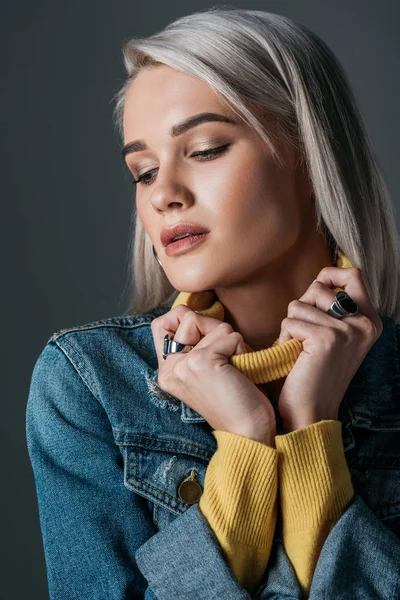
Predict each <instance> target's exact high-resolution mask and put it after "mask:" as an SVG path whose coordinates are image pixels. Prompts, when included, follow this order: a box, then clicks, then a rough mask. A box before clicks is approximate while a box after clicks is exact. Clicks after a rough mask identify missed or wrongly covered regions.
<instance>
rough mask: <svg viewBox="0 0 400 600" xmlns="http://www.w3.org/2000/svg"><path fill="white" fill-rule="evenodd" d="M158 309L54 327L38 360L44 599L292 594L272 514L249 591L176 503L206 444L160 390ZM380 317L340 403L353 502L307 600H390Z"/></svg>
mask: <svg viewBox="0 0 400 600" xmlns="http://www.w3.org/2000/svg"><path fill="white" fill-rule="evenodd" d="M167 310H169V309H168V308H165V307H163V308H161V307H160V308H157V309H155V310H153V311H152V312H149V313H147V314H145V315H123V316H119V317H110V318H107V319H103V320H99V321H94V322H92V323H88V324H86V325H81V326H77V327H71V328H69V329H63V330H61V331H58V332H57V333H54V334H53V335H52V336H51V337H50V339H49V340H48V342H47V344H46V345H45V347H44V349H43V350H42V352H41V353H40V355H39V357H38V358H37V360H36V363H35V366H34V369H33V373H32V378H31V384H30V390H29V397H28V402H27V410H26V435H27V446H28V451H29V457H30V460H31V464H32V468H33V473H34V478H35V484H36V492H37V498H38V509H39V517H40V526H41V531H42V536H43V545H44V554H45V561H46V570H47V577H48V587H49V592H50V598H51V600H75V599H77V600H78V599H79V600H82V599H85V600H128V599H132V600H133V599H139V598H144V599H145V600H152V599H158V600H177V599H182V600H197V599H198V600H217V599H218V600H220V599H227V600H236V599H237V600H239V599H249V598H257V599H259V600H267V599H269V600H283V599H285V600H294V599H296V600H300V599H301V598H302V596H301V591H300V588H299V585H298V582H297V579H296V576H295V574H294V571H293V569H292V566H291V564H290V561H289V559H288V557H287V555H286V553H285V549H284V546H283V543H282V523H281V516H280V511H279V509H278V519H277V526H276V531H275V537H274V542H273V546H272V551H271V556H270V561H269V563H268V567H267V569H266V570H265V573H264V576H263V579H262V581H261V584H260V586H259V588H258V589H257V591H256V592H255V593H254V595H253V596H251V595H250V594H249V593H248V591H247V590H245V589H244V588H242V587H241V586H240V585H239V583H238V581H237V580H236V578H235V577H234V575H233V573H232V572H231V571H230V569H229V567H228V564H227V562H226V561H225V559H224V556H223V554H222V552H221V547H220V546H219V543H218V540H217V538H216V536H215V535H214V533H213V531H212V530H211V528H210V526H209V524H208V522H207V520H206V519H205V518H204V517H203V515H202V513H201V512H200V511H199V507H198V503H195V504H191V505H189V504H186V503H185V502H184V501H182V499H181V498H180V496H179V495H178V487H179V485H180V483H181V482H182V481H183V480H184V479H185V478H187V477H188V476H190V474H191V472H192V469H194V470H195V471H196V475H197V479H198V481H199V483H200V485H201V486H202V487H203V485H204V477H205V472H206V469H207V465H208V462H209V461H210V458H211V456H212V455H213V454H214V452H215V451H216V440H215V438H214V436H213V435H212V428H211V426H210V425H209V424H208V423H207V421H206V420H205V419H204V418H203V417H202V416H201V415H199V414H198V413H197V412H195V411H194V410H193V409H191V408H190V407H189V406H188V405H186V404H185V403H184V402H182V401H180V400H179V399H178V398H176V397H174V396H172V395H170V394H168V393H167V392H165V391H164V390H162V389H161V388H160V387H159V385H158V382H157V376H158V362H157V356H156V352H155V347H154V343H153V336H152V331H151V327H150V323H151V321H152V319H153V318H155V317H158V316H160V315H161V314H164V313H165V312H167ZM381 318H382V322H383V333H382V334H381V336H380V337H379V338H378V340H377V341H376V342H375V344H374V345H373V347H372V348H371V349H370V351H369V353H368V354H367V356H366V357H365V359H364V361H363V362H362V364H361V366H360V368H359V369H358V371H357V373H356V374H355V376H354V378H353V380H352V381H351V384H350V386H349V387H348V389H347V391H346V394H345V396H344V398H343V401H342V403H341V406H340V410H339V420H340V421H341V423H342V437H343V443H344V449H345V454H346V459H347V463H348V466H349V469H350V473H351V478H352V482H353V486H354V491H355V496H354V499H353V501H352V502H351V504H350V505H349V507H348V508H347V510H346V511H345V512H344V514H343V515H342V516H341V518H340V519H339V520H338V522H337V523H336V525H335V526H334V527H333V529H332V530H331V531H330V533H329V535H328V537H327V539H326V541H325V543H324V545H323V547H322V551H321V553H320V556H319V559H318V563H317V566H316V569H315V572H314V577H313V581H312V584H311V590H310V595H309V598H310V600H323V599H329V600H333V599H335V600H337V599H351V600H367V599H371V600H372V599H374V600H395V599H396V600H399V598H400V358H399V352H400V348H399V340H400V336H399V333H400V325H397V324H395V323H394V321H393V320H392V319H390V318H387V317H381ZM276 417H277V433H284V431H283V429H282V423H281V420H280V417H279V414H278V413H276Z"/></svg>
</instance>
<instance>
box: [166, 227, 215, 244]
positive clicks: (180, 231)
mask: <svg viewBox="0 0 400 600" xmlns="http://www.w3.org/2000/svg"><path fill="white" fill-rule="evenodd" d="M208 231H209V230H208V229H206V228H205V227H203V226H202V225H198V224H197V223H177V224H176V225H175V226H174V227H170V228H166V229H163V230H162V231H161V235H160V241H161V243H162V245H163V246H164V247H166V246H168V244H170V243H171V241H172V240H173V239H174V238H175V237H177V236H178V235H185V233H193V234H195V233H208Z"/></svg>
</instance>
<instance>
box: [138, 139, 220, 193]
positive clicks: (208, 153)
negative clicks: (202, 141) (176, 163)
mask: <svg viewBox="0 0 400 600" xmlns="http://www.w3.org/2000/svg"><path fill="white" fill-rule="evenodd" d="M229 146H230V143H229V144H224V145H223V146H218V147H217V148H209V149H208V150H204V151H202V152H195V153H194V154H192V155H191V156H193V157H201V158H197V160H199V161H206V160H213V159H214V158H215V156H217V155H218V154H222V153H223V152H225V150H227V149H228V147H229ZM155 171H157V169H151V170H150V171H147V172H146V173H143V174H142V175H141V176H140V177H139V178H138V179H134V180H133V183H134V184H137V183H140V184H142V185H151V183H152V177H151V173H154V172H155ZM149 176H150V178H149V179H148V177H149Z"/></svg>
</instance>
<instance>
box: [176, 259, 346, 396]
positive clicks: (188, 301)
mask: <svg viewBox="0 0 400 600" xmlns="http://www.w3.org/2000/svg"><path fill="white" fill-rule="evenodd" d="M335 266H336V267H340V268H344V269H346V268H349V267H352V266H353V265H352V263H351V262H350V260H349V259H348V258H347V256H345V254H344V253H343V252H341V251H340V250H339V251H338V254H337V259H336V263H335ZM340 290H343V288H340V287H338V288H333V291H335V292H338V291H340ZM179 304H184V305H185V306H188V307H189V308H191V309H192V310H196V311H198V312H199V313H200V314H202V315H204V316H207V317H213V318H214V319H219V320H220V321H224V320H225V310H224V306H223V304H222V303H221V302H220V301H219V300H218V298H217V297H216V295H215V293H214V291H213V290H205V291H202V292H180V293H179V295H178V296H177V297H176V298H175V300H174V302H173V304H172V306H171V309H172V308H175V306H178V305H179ZM245 345H246V349H247V350H248V352H246V353H244V354H235V355H233V356H231V357H230V358H229V362H230V363H231V364H232V365H233V366H234V367H236V368H237V369H239V371H241V372H242V373H243V374H244V375H245V376H246V377H248V378H249V379H250V380H251V381H252V382H253V383H255V384H259V383H268V382H270V381H274V380H276V379H280V378H281V377H285V376H286V375H288V373H290V371H291V369H292V368H293V366H294V364H295V362H296V360H297V358H298V357H299V355H300V353H301V351H302V349H303V345H302V343H301V342H300V341H299V340H296V339H291V340H288V341H287V342H284V343H282V344H278V340H277V339H276V340H275V342H274V343H273V344H272V346H270V347H269V348H265V349H262V350H257V351H254V350H252V348H251V347H250V346H249V345H248V344H246V343H245Z"/></svg>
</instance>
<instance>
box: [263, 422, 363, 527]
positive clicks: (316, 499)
mask: <svg viewBox="0 0 400 600" xmlns="http://www.w3.org/2000/svg"><path fill="white" fill-rule="evenodd" d="M275 444H276V450H277V452H278V457H279V466H278V470H279V482H280V486H281V491H280V501H281V509H282V516H283V526H284V529H290V530H292V531H293V530H296V531H300V530H304V529H310V528H313V527H317V526H318V525H320V524H321V522H326V521H329V520H334V521H335V520H337V519H338V518H339V517H340V516H341V515H342V513H343V511H344V508H345V507H346V506H347V505H348V503H349V502H350V501H351V499H352V498H353V495H354V490H353V485H352V483H351V477H350V471H349V469H348V466H347V463H346V457H345V454H344V448H343V441H342V434H341V423H340V421H335V420H326V421H319V422H318V423H313V424H312V425H308V426H307V427H304V428H302V429H296V430H295V431H292V432H290V433H286V434H282V435H277V436H275Z"/></svg>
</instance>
